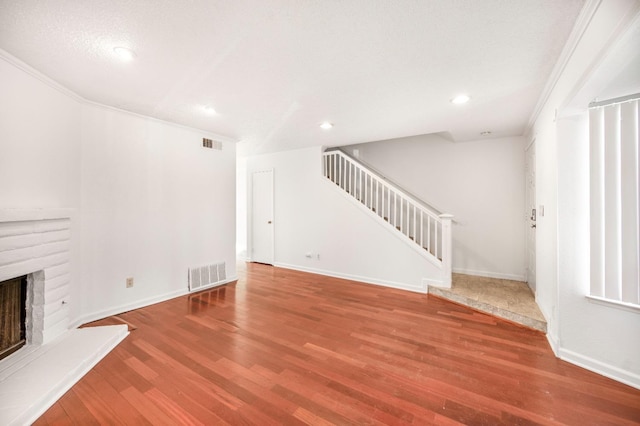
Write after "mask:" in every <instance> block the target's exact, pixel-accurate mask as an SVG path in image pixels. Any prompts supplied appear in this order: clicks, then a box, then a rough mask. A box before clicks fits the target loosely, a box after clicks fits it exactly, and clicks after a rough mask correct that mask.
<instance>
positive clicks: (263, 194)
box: [250, 170, 273, 265]
mask: <svg viewBox="0 0 640 426" xmlns="http://www.w3.org/2000/svg"><path fill="white" fill-rule="evenodd" d="M250 259H251V261H253V262H260V263H268V264H270V265H272V264H273V170H261V171H256V172H252V173H251V256H250Z"/></svg>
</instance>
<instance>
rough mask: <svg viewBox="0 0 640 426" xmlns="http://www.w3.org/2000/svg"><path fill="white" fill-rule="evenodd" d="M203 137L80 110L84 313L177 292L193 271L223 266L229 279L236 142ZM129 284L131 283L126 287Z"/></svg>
mask: <svg viewBox="0 0 640 426" xmlns="http://www.w3.org/2000/svg"><path fill="white" fill-rule="evenodd" d="M203 136H207V135H203V132H201V131H198V130H193V129H188V128H184V127H180V126H176V125H172V124H168V123H165V122H162V121H158V120H154V119H150V118H145V117H140V116H136V115H133V114H128V113H123V112H121V111H117V110H112V109H107V108H104V107H100V106H93V105H85V106H84V107H83V115H82V139H83V147H82V205H81V212H82V242H83V243H82V254H83V261H82V282H83V283H84V284H85V285H84V286H83V301H84V309H83V311H84V312H85V313H86V314H90V315H96V313H98V316H101V314H100V313H101V312H103V311H104V312H107V311H110V310H113V309H114V307H122V309H124V308H125V307H128V306H129V305H130V304H131V303H139V302H140V301H144V300H150V299H151V300H155V299H157V298H165V297H170V296H172V295H175V294H181V293H184V290H185V289H186V286H187V269H188V268H189V267H191V266H201V265H205V264H209V263H217V262H222V261H224V262H226V267H227V269H226V271H227V276H230V277H233V276H235V145H234V144H233V143H225V144H224V146H223V150H222V151H219V150H214V149H205V148H203V147H202V137H203ZM127 277H133V278H134V283H135V284H134V287H133V288H131V289H127V288H125V280H126V278H127ZM117 310H120V308H118V309H117Z"/></svg>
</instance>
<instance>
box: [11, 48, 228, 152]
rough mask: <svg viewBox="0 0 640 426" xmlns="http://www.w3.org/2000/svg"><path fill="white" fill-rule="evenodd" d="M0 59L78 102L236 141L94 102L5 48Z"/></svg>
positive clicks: (221, 139)
mask: <svg viewBox="0 0 640 426" xmlns="http://www.w3.org/2000/svg"><path fill="white" fill-rule="evenodd" d="M0 59H2V60H4V61H5V62H7V63H8V64H10V65H13V66H14V67H16V68H18V69H19V70H21V71H22V72H24V73H26V74H28V75H30V76H31V77H33V78H35V79H37V80H38V81H40V82H41V83H44V84H46V85H47V86H49V87H51V88H52V89H55V90H57V91H58V92H60V93H62V94H63V95H65V96H68V97H70V98H71V99H73V100H75V101H77V102H79V103H80V104H83V105H91V106H94V107H98V108H102V109H106V110H109V111H117V112H120V113H123V114H127V115H132V116H134V117H138V118H142V119H145V120H151V121H156V122H158V123H163V124H166V125H170V126H173V127H179V128H182V129H186V130H191V131H196V132H202V133H204V134H205V136H210V137H211V138H212V139H216V140H219V141H222V142H229V143H236V142H237V141H236V140H234V139H232V138H230V137H227V136H224V135H219V134H217V133H213V132H211V131H209V130H204V129H199V128H197V127H191V126H186V125H184V124H179V123H174V122H173V121H167V120H163V119H160V118H155V117H151V116H148V115H144V114H139V113H136V112H133V111H128V110H125V109H121V108H117V107H113V106H110V105H106V104H102V103H99V102H95V101H92V100H89V99H86V98H83V97H82V96H80V95H78V94H77V93H76V92H74V91H73V90H71V89H68V88H67V87H65V86H63V85H62V84H60V83H58V82H57V81H55V80H53V79H52V78H50V77H48V76H46V75H44V74H42V73H41V72H40V71H38V70H36V69H35V68H33V67H32V66H30V65H29V64H27V63H25V62H23V61H21V60H20V59H18V58H16V57H15V56H13V55H12V54H10V53H9V52H7V51H6V50H3V49H0Z"/></svg>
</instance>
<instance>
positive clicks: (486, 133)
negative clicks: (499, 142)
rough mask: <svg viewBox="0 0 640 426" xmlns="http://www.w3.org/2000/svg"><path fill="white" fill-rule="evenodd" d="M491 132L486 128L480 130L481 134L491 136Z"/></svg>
mask: <svg viewBox="0 0 640 426" xmlns="http://www.w3.org/2000/svg"><path fill="white" fill-rule="evenodd" d="M490 135H491V132H490V131H489V130H485V131H484V132H480V136H490Z"/></svg>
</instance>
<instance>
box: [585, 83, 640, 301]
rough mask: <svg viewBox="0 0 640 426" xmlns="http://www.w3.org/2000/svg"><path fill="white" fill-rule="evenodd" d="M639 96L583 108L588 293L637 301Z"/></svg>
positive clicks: (639, 285) (639, 291) (639, 289)
mask: <svg viewBox="0 0 640 426" xmlns="http://www.w3.org/2000/svg"><path fill="white" fill-rule="evenodd" d="M638 98H640V94H638V95H633V96H628V97H625V98H619V99H614V100H612V101H607V102H601V103H593V104H591V105H590V110H589V139H590V147H589V153H590V160H589V162H590V178H591V182H590V195H591V199H590V204H591V207H590V209H591V211H590V215H591V223H590V227H591V235H590V242H591V244H590V250H591V296H595V297H597V298H602V299H607V300H610V301H614V302H621V303H624V304H632V305H640V281H639V277H640V270H639V265H640V257H639V254H640V246H639V244H640V238H639V229H640V222H639V218H640V214H639V213H640V204H639V203H640V195H639V194H640V191H639V188H640V186H639V179H640V175H639V173H638V170H639V164H640V157H639V149H638V135H639V131H638V126H639V122H640V117H639V110H638Z"/></svg>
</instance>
